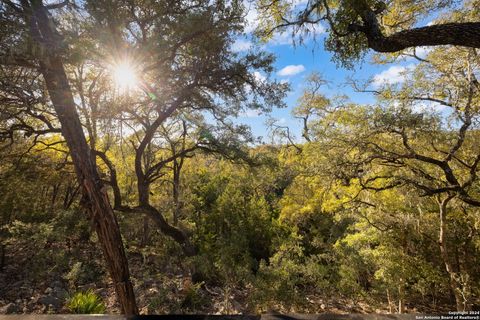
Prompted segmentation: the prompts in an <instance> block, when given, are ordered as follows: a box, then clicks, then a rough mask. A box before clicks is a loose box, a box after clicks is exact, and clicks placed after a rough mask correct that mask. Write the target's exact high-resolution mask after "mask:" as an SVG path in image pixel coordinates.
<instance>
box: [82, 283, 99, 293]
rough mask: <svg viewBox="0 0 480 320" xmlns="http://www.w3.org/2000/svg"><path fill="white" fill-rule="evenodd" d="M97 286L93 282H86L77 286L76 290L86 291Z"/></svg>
mask: <svg viewBox="0 0 480 320" xmlns="http://www.w3.org/2000/svg"><path fill="white" fill-rule="evenodd" d="M96 288H97V287H96V285H95V283H88V284H84V285H83V286H78V290H79V291H83V292H85V291H88V290H95V289H96Z"/></svg>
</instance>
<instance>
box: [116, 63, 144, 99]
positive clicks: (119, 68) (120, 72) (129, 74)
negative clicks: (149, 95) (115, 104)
mask: <svg viewBox="0 0 480 320" xmlns="http://www.w3.org/2000/svg"><path fill="white" fill-rule="evenodd" d="M112 78H113V81H114V82H115V85H116V86H117V87H118V89H120V91H122V92H128V91H130V90H132V89H134V88H135V87H137V86H138V85H139V79H138V76H137V72H136V70H135V67H134V66H133V64H132V63H131V62H129V61H122V62H120V63H117V64H114V65H113V66H112Z"/></svg>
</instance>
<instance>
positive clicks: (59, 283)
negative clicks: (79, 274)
mask: <svg viewBox="0 0 480 320" xmlns="http://www.w3.org/2000/svg"><path fill="white" fill-rule="evenodd" d="M50 287H52V288H64V287H65V286H64V285H63V282H62V281H58V280H55V281H52V282H51V283H50Z"/></svg>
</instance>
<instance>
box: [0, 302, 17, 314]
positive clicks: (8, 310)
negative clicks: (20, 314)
mask: <svg viewBox="0 0 480 320" xmlns="http://www.w3.org/2000/svg"><path fill="white" fill-rule="evenodd" d="M17 310H18V308H17V305H16V304H15V303H13V302H11V303H9V304H7V305H6V306H3V307H1V308H0V314H12V313H15V312H17Z"/></svg>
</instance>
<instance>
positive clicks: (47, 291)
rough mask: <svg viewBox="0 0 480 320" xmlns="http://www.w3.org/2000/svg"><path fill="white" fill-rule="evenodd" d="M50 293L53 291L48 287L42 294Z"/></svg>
mask: <svg viewBox="0 0 480 320" xmlns="http://www.w3.org/2000/svg"><path fill="white" fill-rule="evenodd" d="M52 291H53V289H52V288H50V287H48V288H47V289H45V291H44V292H43V293H45V294H50V293H52Z"/></svg>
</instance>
